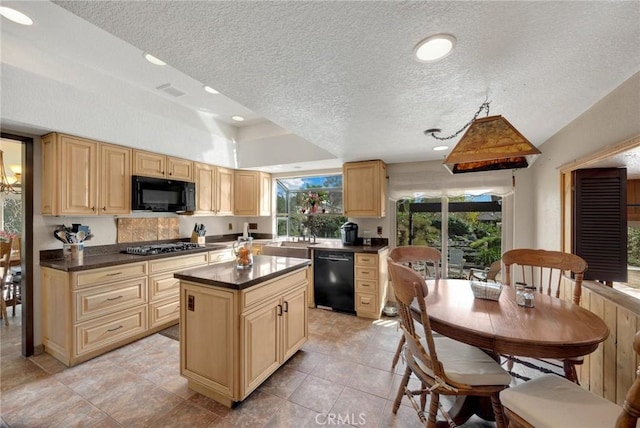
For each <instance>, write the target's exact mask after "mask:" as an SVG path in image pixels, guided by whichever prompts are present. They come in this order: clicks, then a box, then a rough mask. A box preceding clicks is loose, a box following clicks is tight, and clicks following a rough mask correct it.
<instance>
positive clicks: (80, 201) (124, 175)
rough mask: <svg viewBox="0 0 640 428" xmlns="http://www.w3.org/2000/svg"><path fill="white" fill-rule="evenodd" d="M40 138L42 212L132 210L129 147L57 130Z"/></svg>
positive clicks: (92, 213) (123, 212) (105, 212)
mask: <svg viewBox="0 0 640 428" xmlns="http://www.w3.org/2000/svg"><path fill="white" fill-rule="evenodd" d="M41 141H42V214H43V215H83V216H84V215H96V214H128V213H130V212H131V193H130V192H131V150H130V149H127V148H124V147H120V146H114V145H111V144H105V143H99V142H97V141H92V140H87V139H84V138H79V137H73V136H69V135H65V134H58V133H52V134H47V135H45V136H43V137H42V139H41ZM98 190H100V192H98Z"/></svg>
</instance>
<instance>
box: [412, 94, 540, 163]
mask: <svg viewBox="0 0 640 428" xmlns="http://www.w3.org/2000/svg"><path fill="white" fill-rule="evenodd" d="M489 104H491V101H485V102H484V103H482V105H480V108H479V109H478V111H477V112H476V114H475V115H474V116H473V119H471V120H470V121H469V122H467V124H466V125H464V126H463V127H462V128H460V129H459V130H458V131H457V132H455V133H453V134H451V135H449V136H447V137H441V136H439V135H436V134H437V133H440V132H441V130H440V129H438V128H431V129H427V130H426V131H424V134H425V135H429V136H431V137H433V138H435V139H436V140H440V141H445V140H450V139H452V138H455V137H457V136H458V134H460V133H461V132H462V131H464V130H465V129H466V130H467V132H465V133H464V135H463V136H462V138H461V139H460V141H458V144H456V146H455V147H454V148H453V150H451V153H449V156H447V158H446V159H445V160H444V166H445V168H447V169H448V170H449V172H451V173H452V174H459V173H463V172H478V171H496V170H501V169H517V168H528V167H529V166H531V164H532V163H533V161H534V160H535V158H536V157H538V155H540V150H538V149H537V148H536V147H535V146H534V145H533V144H531V143H530V142H529V140H527V139H526V138H525V137H524V136H523V135H522V134H521V133H520V132H518V130H517V129H516V128H515V127H514V126H513V125H511V124H510V123H509V121H508V120H507V119H505V118H504V117H502V116H500V115H498V116H489ZM483 111H486V114H487V116H486V117H483V118H480V119H478V116H479V115H480V113H482V112H483ZM467 128H468V129H467ZM434 150H435V149H434Z"/></svg>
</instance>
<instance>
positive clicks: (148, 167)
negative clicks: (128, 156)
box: [133, 150, 194, 181]
mask: <svg viewBox="0 0 640 428" xmlns="http://www.w3.org/2000/svg"><path fill="white" fill-rule="evenodd" d="M133 175H142V176H145V177H158V178H173V179H174V180H181V181H193V180H194V173H193V162H192V161H190V160H186V159H180V158H174V157H171V156H165V155H161V154H159V153H151V152H145V151H142V150H134V151H133Z"/></svg>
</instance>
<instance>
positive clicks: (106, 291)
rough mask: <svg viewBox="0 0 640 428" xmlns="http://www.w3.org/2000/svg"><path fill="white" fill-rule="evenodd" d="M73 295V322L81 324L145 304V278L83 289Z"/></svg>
mask: <svg viewBox="0 0 640 428" xmlns="http://www.w3.org/2000/svg"><path fill="white" fill-rule="evenodd" d="M74 294H75V300H76V312H75V318H74V322H81V321H85V320H88V319H91V318H95V317H99V316H102V315H107V314H111V313H113V312H116V311H119V310H122V309H126V308H131V307H133V306H138V305H141V304H143V303H147V278H146V277H144V278H137V279H132V280H129V281H123V282H121V283H118V284H111V285H105V286H101V287H91V288H85V289H83V290H82V291H76V292H74Z"/></svg>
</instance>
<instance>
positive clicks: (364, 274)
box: [356, 266, 378, 279]
mask: <svg viewBox="0 0 640 428" xmlns="http://www.w3.org/2000/svg"><path fill="white" fill-rule="evenodd" d="M356 279H378V269H377V268H375V267H363V266H356Z"/></svg>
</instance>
